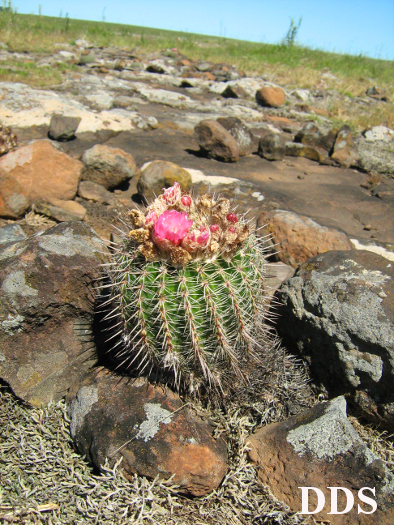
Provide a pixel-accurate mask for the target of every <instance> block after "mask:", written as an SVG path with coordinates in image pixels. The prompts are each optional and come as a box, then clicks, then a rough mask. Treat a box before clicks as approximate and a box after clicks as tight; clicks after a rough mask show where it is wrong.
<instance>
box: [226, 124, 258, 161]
mask: <svg viewBox="0 0 394 525" xmlns="http://www.w3.org/2000/svg"><path fill="white" fill-rule="evenodd" d="M217 122H219V124H220V125H221V126H223V127H224V129H226V130H227V131H228V132H229V133H230V135H232V136H233V137H234V138H235V140H236V142H237V144H238V149H239V155H240V157H244V156H246V155H249V154H250V153H252V152H253V151H255V150H256V146H257V144H256V143H255V140H254V137H253V135H252V133H251V131H250V130H249V128H248V127H247V126H245V124H244V123H243V122H242V120H241V119H239V118H236V117H228V118H223V117H221V118H218V119H217Z"/></svg>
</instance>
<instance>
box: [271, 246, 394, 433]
mask: <svg viewBox="0 0 394 525" xmlns="http://www.w3.org/2000/svg"><path fill="white" fill-rule="evenodd" d="M393 278H394V269H393V267H392V264H391V263H390V262H389V261H388V260H387V259H384V258H383V257H381V256H380V255H376V254H375V253H371V252H368V251H363V250H352V251H332V252H327V253H325V254H323V255H318V256H316V257H313V258H312V259H309V260H308V261H306V262H305V263H304V264H303V265H301V266H300V267H299V268H298V270H297V272H296V274H295V276H294V277H293V278H291V279H290V280H288V281H287V282H286V283H284V284H283V285H282V287H281V288H280V289H279V290H278V292H277V294H276V295H277V298H278V301H279V303H280V304H281V307H280V317H279V318H278V323H277V330H278V333H279V335H280V337H282V338H283V341H284V344H285V345H286V347H287V348H288V349H289V350H290V351H291V352H297V353H299V354H300V355H301V356H302V357H303V359H304V360H305V361H306V362H307V363H308V365H309V367H310V372H311V376H312V377H314V381H315V383H316V384H318V385H319V387H320V388H321V389H322V390H324V391H325V392H328V394H329V395H330V396H335V395H340V394H347V395H348V397H349V399H350V400H351V401H352V403H353V404H354V405H355V406H356V407H357V408H358V410H359V411H361V412H362V414H363V415H364V416H365V417H368V418H369V419H372V420H374V421H375V422H376V421H377V422H379V423H381V425H382V426H385V427H387V428H389V429H391V431H393V430H394V392H393V384H394V371H393V365H392V363H393V362H394V307H393V297H394V280H393Z"/></svg>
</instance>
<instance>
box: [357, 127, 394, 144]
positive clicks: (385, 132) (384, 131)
mask: <svg viewBox="0 0 394 525" xmlns="http://www.w3.org/2000/svg"><path fill="white" fill-rule="evenodd" d="M363 135H364V137H365V140H366V141H367V142H379V141H382V142H387V143H393V141H394V130H393V129H390V128H387V127H386V126H375V127H373V128H371V129H367V130H366V131H364V132H363Z"/></svg>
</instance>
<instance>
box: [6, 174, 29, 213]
mask: <svg viewBox="0 0 394 525" xmlns="http://www.w3.org/2000/svg"><path fill="white" fill-rule="evenodd" d="M29 207H30V196H29V194H28V193H27V191H26V189H25V188H24V187H23V186H22V185H21V184H20V183H19V182H18V181H17V180H16V179H15V178H14V177H12V176H11V175H9V174H8V173H6V172H4V171H2V170H0V217H3V218H5V219H20V218H21V217H23V216H24V214H25V213H26V212H27V210H28V209H29Z"/></svg>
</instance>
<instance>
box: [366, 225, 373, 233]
mask: <svg viewBox="0 0 394 525" xmlns="http://www.w3.org/2000/svg"><path fill="white" fill-rule="evenodd" d="M371 229H372V226H371V225H370V224H364V230H366V231H367V232H369V231H370V230H371Z"/></svg>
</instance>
